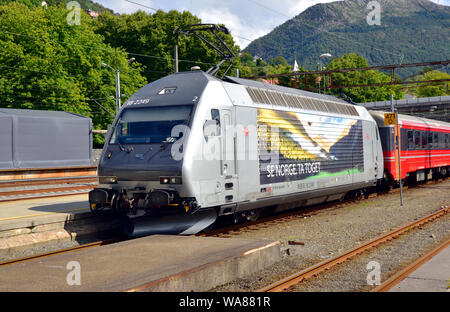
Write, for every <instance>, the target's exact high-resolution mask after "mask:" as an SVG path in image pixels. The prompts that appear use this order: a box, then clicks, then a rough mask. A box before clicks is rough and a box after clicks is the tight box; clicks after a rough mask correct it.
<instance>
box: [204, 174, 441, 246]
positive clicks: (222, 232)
mask: <svg viewBox="0 0 450 312" xmlns="http://www.w3.org/2000/svg"><path fill="white" fill-rule="evenodd" d="M445 180H446V179H444V180H442V179H437V180H431V181H427V182H424V183H421V184H416V185H410V186H403V190H408V189H410V188H415V187H420V186H422V185H429V184H436V183H440V182H441V181H445ZM399 192H400V189H399V188H394V189H392V190H389V191H385V192H379V193H371V194H369V195H368V196H365V197H361V198H357V199H355V198H352V199H346V200H342V201H334V202H328V203H324V204H318V205H314V206H310V207H307V208H301V209H299V208H294V209H293V210H289V211H287V212H280V213H277V214H274V215H270V216H268V217H263V218H260V219H258V220H256V221H247V222H242V223H237V224H232V225H229V226H223V227H219V228H216V229H213V230H210V231H208V232H204V233H199V234H196V235H197V236H202V237H211V236H213V237H223V238H230V237H233V236H234V235H239V233H242V232H245V231H254V230H258V229H259V228H266V227H269V226H271V225H276V224H281V223H284V222H289V221H290V220H293V219H295V218H305V217H306V218H308V217H312V216H314V215H317V214H318V213H320V212H321V211H323V210H327V209H328V210H336V209H341V208H343V207H345V206H347V205H350V204H353V203H356V202H362V201H364V200H366V199H370V198H376V197H379V196H384V195H387V194H392V193H399Z"/></svg>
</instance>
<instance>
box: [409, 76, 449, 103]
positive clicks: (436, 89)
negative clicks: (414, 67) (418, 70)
mask: <svg viewBox="0 0 450 312" xmlns="http://www.w3.org/2000/svg"><path fill="white" fill-rule="evenodd" d="M442 79H450V75H449V74H447V73H443V72H440V71H437V70H434V71H426V72H425V73H424V74H423V75H421V76H418V77H416V79H414V80H415V81H426V80H442ZM448 84H449V82H448V81H447V82H442V83H433V84H432V85H422V86H421V85H420V84H419V85H418V87H415V88H412V89H410V91H411V93H412V94H414V95H415V96H417V97H431V96H445V95H450V92H449V87H448Z"/></svg>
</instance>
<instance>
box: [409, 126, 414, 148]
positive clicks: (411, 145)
mask: <svg viewBox="0 0 450 312" xmlns="http://www.w3.org/2000/svg"><path fill="white" fill-rule="evenodd" d="M413 148H414V134H413V132H412V131H411V130H408V149H413Z"/></svg>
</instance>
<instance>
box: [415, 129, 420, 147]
mask: <svg viewBox="0 0 450 312" xmlns="http://www.w3.org/2000/svg"><path fill="white" fill-rule="evenodd" d="M414 146H415V148H416V149H419V148H420V132H419V131H414Z"/></svg>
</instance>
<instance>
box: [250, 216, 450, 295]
mask: <svg viewBox="0 0 450 312" xmlns="http://www.w3.org/2000/svg"><path fill="white" fill-rule="evenodd" d="M449 211H450V207H445V208H442V209H440V210H438V211H436V212H434V213H432V214H430V215H428V216H426V217H423V218H421V219H419V220H416V221H413V222H411V223H409V224H407V225H405V226H403V227H401V228H398V229H396V230H394V231H391V232H390V233H388V234H385V235H382V236H380V237H378V238H375V239H373V240H371V241H369V242H367V243H365V244H363V245H361V246H358V247H356V248H353V249H351V250H349V251H347V252H345V253H343V254H341V255H338V256H336V257H333V258H331V259H328V260H325V261H322V262H320V263H318V264H315V265H313V266H311V267H309V268H306V269H304V270H302V271H300V272H297V273H294V274H292V275H290V276H288V277H286V278H284V279H282V280H280V281H277V282H275V283H273V284H271V285H268V286H267V287H264V288H262V289H259V290H257V291H258V292H281V291H285V290H286V289H288V288H290V287H292V286H294V285H296V284H298V283H300V282H301V281H304V280H306V279H308V278H311V277H313V276H316V275H318V274H320V273H322V272H323V271H325V270H329V269H331V268H332V267H334V266H336V265H337V264H340V263H343V262H345V261H347V260H349V259H351V258H353V257H355V256H357V255H358V254H361V253H363V252H365V251H367V250H369V249H371V248H373V247H375V246H378V245H380V244H382V243H385V242H388V241H391V240H392V239H394V238H396V237H398V236H399V235H401V234H403V233H405V232H407V231H409V230H411V229H413V228H416V227H418V226H422V225H424V224H426V223H428V222H431V221H433V220H435V219H437V218H439V217H441V216H443V215H445V214H447V213H448V212H449Z"/></svg>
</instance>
